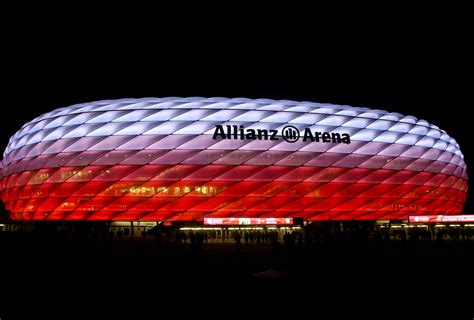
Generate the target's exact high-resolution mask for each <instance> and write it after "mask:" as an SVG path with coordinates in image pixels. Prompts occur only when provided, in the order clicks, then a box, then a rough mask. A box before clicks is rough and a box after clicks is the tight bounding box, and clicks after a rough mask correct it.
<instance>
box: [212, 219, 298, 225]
mask: <svg viewBox="0 0 474 320" xmlns="http://www.w3.org/2000/svg"><path fill="white" fill-rule="evenodd" d="M204 224H205V225H211V226H215V225H287V224H293V218H204Z"/></svg>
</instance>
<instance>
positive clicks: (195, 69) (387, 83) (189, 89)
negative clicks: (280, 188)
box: [0, 38, 474, 212]
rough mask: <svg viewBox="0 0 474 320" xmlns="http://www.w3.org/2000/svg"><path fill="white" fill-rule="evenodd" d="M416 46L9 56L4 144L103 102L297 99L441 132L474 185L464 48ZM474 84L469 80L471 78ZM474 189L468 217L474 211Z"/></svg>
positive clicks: (128, 49) (187, 48) (92, 50)
mask: <svg viewBox="0 0 474 320" xmlns="http://www.w3.org/2000/svg"><path fill="white" fill-rule="evenodd" d="M432 40H433V41H431V42H430V43H428V44H427V43H424V42H423V43H419V41H418V40H416V39H415V40H414V41H413V42H411V43H408V44H407V46H405V47H400V46H398V43H390V42H389V41H387V42H384V44H383V45H380V46H379V45H372V46H370V47H367V46H366V45H365V44H360V43H357V41H355V42H353V43H351V44H348V45H345V44H344V43H343V44H341V43H339V44H338V45H337V47H332V46H329V45H328V46H325V45H320V46H319V47H318V46H316V47H309V46H308V47H307V48H306V47H305V46H293V47H287V48H284V49H283V47H282V46H278V45H275V44H266V43H262V44H261V45H260V46H258V47H255V46H241V45H234V44H227V45H224V46H214V45H212V44H211V43H201V44H199V45H195V44H190V45H186V44H181V45H179V46H173V45H171V46H169V45H167V46H163V47H162V48H160V47H159V46H158V47H156V48H155V47H151V46H150V47H149V46H147V45H146V44H140V43H137V44H134V43H130V44H127V45H122V46H121V48H120V49H116V50H113V49H109V48H107V46H106V45H104V46H102V47H89V46H84V45H79V44H77V45H75V44H74V43H73V44H69V45H68V46H67V47H59V48H56V47H55V48H54V49H52V48H49V50H43V49H44V48H42V47H35V49H33V51H32V52H30V51H28V50H23V51H22V52H10V59H7V60H5V61H6V63H4V67H5V68H4V69H5V70H4V72H3V74H2V77H3V79H4V81H3V83H4V84H3V85H2V87H3V89H4V90H2V91H3V105H2V118H1V119H2V121H1V123H2V125H1V126H0V145H1V149H2V150H3V149H4V148H5V146H6V144H7V142H8V139H9V137H10V136H11V135H13V134H14V133H15V132H16V131H17V130H18V129H20V127H21V126H22V125H23V124H24V123H26V122H28V121H30V120H32V119H33V118H35V117H37V116H39V115H40V114H42V113H44V112H48V111H51V110H53V109H56V108H60V107H66V106H69V105H71V104H75V103H82V102H88V101H95V100H101V99H118V98H129V97H133V98H140V97H166V96H181V97H186V96H203V97H213V96H221V97H248V98H271V99H291V100H296V101H303V100H307V101H314V102H326V103H333V104H347V105H351V106H360V107H368V108H375V109H384V110H387V111H392V112H399V113H402V114H407V115H413V116H415V117H418V118H423V119H425V120H427V121H428V122H430V123H433V124H436V125H437V126H439V127H440V128H441V129H444V130H446V131H447V132H448V134H449V135H450V136H451V137H453V138H454V139H456V140H457V141H458V143H459V144H460V146H461V150H462V151H463V153H464V155H465V161H466V163H467V165H468V173H471V174H470V176H472V166H473V165H474V162H473V160H472V159H474V154H473V152H474V150H473V149H474V148H473V147H472V145H471V141H470V140H471V139H472V137H473V134H472V130H474V125H473V120H472V118H471V116H470V115H469V113H468V112H469V111H468V110H469V109H470V108H471V101H472V98H471V97H470V95H469V93H470V92H469V90H472V88H471V87H472V83H470V82H472V81H471V80H470V78H469V75H470V74H472V73H471V72H470V70H468V67H467V66H468V65H469V63H468V57H469V51H466V50H464V49H465V46H466V44H461V45H458V44H457V42H456V41H457V40H456V41H455V40H453V42H450V40H448V42H439V41H438V39H436V38H434V39H432ZM471 77H472V76H471ZM472 198H473V192H472V188H471V190H470V191H469V194H468V202H467V205H466V206H465V211H466V212H473V211H474V206H473V201H472Z"/></svg>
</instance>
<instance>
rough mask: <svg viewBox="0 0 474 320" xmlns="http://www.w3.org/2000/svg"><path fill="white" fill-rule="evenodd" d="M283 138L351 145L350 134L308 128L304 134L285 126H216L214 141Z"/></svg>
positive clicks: (294, 128)
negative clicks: (262, 127) (279, 128)
mask: <svg viewBox="0 0 474 320" xmlns="http://www.w3.org/2000/svg"><path fill="white" fill-rule="evenodd" d="M280 138H283V140H285V141H286V142H290V143H294V142H296V141H298V140H300V139H302V141H303V142H306V141H310V142H323V143H344V144H349V143H351V137H350V136H349V134H348V133H337V132H321V131H311V129H309V128H306V129H305V130H304V131H303V132H301V133H300V131H299V130H298V129H297V128H296V127H295V126H291V125H288V126H285V127H283V129H281V131H280V132H278V130H267V129H248V128H245V127H244V126H242V125H240V126H237V125H225V126H223V125H216V128H215V129H214V134H213V136H212V139H214V140H217V139H234V140H237V139H239V140H280Z"/></svg>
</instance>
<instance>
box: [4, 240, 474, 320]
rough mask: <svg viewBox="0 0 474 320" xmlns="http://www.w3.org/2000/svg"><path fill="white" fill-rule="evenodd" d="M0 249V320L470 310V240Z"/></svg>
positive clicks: (69, 244)
mask: <svg viewBox="0 0 474 320" xmlns="http://www.w3.org/2000/svg"><path fill="white" fill-rule="evenodd" d="M0 248H1V250H2V253H1V255H2V262H1V267H0V268H1V269H0V270H1V276H2V281H1V286H2V300H1V302H0V306H1V310H0V312H2V317H1V319H2V320H3V319H16V318H18V319H23V318H28V319H31V316H26V314H29V313H30V312H33V313H36V314H37V315H39V314H41V315H42V316H41V317H39V316H38V317H36V318H45V317H53V316H58V317H60V318H64V319H69V318H75V317H76V316H77V317H79V318H93V317H95V316H97V315H98V314H102V313H103V314H104V315H107V316H106V317H105V318H115V317H116V315H118V316H120V315H125V314H128V313H129V312H131V313H132V315H134V316H132V317H130V316H126V318H132V319H134V318H137V319H138V318H145V316H147V315H150V314H152V315H159V314H161V313H168V312H170V313H171V314H172V315H174V318H176V319H181V318H192V319H193V318H196V319H197V318H201V317H206V318H207V317H212V318H214V317H216V316H217V317H218V318H220V319H225V318H227V317H228V316H229V315H233V316H240V318H249V319H250V318H254V317H274V316H278V315H280V313H282V314H281V315H283V314H284V313H285V312H290V313H292V314H293V315H292V316H291V317H292V318H293V317H297V316H301V317H302V316H303V315H304V314H308V313H309V314H311V316H310V317H309V318H311V319H312V318H320V317H319V316H322V315H324V314H328V313H329V314H330V315H332V316H331V317H329V318H347V317H351V316H354V317H356V316H357V317H360V316H369V317H371V316H372V317H375V318H379V319H385V318H388V317H393V316H394V315H396V317H397V318H403V319H404V318H411V316H415V315H416V318H418V319H422V318H427V319H428V318H432V316H431V315H433V314H435V315H437V316H442V318H445V319H472V316H473V311H474V303H473V301H474V297H473V291H474V273H473V272H474V263H473V262H474V259H473V257H474V241H472V240H470V241H469V240H449V241H447V240H445V241H435V240H433V241H431V240H416V241H405V242H402V241H394V240H391V241H379V242H375V241H373V240H369V241H365V242H328V243H320V244H317V245H316V244H312V245H310V246H309V245H308V246H306V245H304V244H302V245H291V246H285V245H284V244H283V243H278V244H277V245H275V244H274V245H271V244H260V245H245V244H242V245H241V246H240V248H239V247H236V244H235V243H234V242H227V243H223V242H214V243H207V244H206V243H204V244H203V245H202V246H199V247H196V246H191V245H190V244H182V245H177V244H175V243H167V242H163V243H155V242H154V241H144V240H134V241H126V240H109V241H102V240H100V241H92V240H70V241H64V240H63V241H58V239H56V238H55V237H54V236H42V235H33V234H2V235H1V237H0ZM221 308H223V310H224V311H218V310H221ZM63 309H65V310H63ZM222 312H223V313H222ZM111 315H113V316H111ZM147 317H148V316H147ZM153 318H155V317H153Z"/></svg>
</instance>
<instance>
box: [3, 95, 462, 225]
mask: <svg viewBox="0 0 474 320" xmlns="http://www.w3.org/2000/svg"><path fill="white" fill-rule="evenodd" d="M3 156H4V159H3V161H2V163H1V164H2V172H1V179H2V180H1V187H0V189H1V196H2V200H3V202H4V204H5V206H6V208H7V209H8V210H9V211H10V217H11V219H13V220H179V221H191V220H202V219H203V218H204V217H207V218H218V217H262V218H264V217H293V218H295V217H298V218H304V219H305V220H353V219H356V220H369V219H370V220H373V219H382V220H388V219H406V218H407V216H408V215H413V214H417V215H433V214H448V215H449V214H457V213H460V212H461V211H462V208H463V202H464V200H465V197H466V191H467V174H466V165H465V163H464V161H463V155H462V153H461V151H460V150H459V146H458V144H457V143H456V141H455V140H454V139H453V138H451V137H450V136H448V135H447V134H446V132H444V131H443V130H440V129H439V128H438V127H436V126H435V125H432V124H429V123H428V122H426V121H425V120H419V119H417V118H415V117H412V116H403V115H401V114H398V113H389V112H387V111H382V110H371V109H367V108H354V107H349V106H339V105H330V104H318V103H312V102H295V101H287V100H280V101H276V100H268V99H257V100H252V99H244V98H238V99H227V98H145V99H123V100H112V101H98V102H92V103H84V104H78V105H73V106H70V107H67V108H62V109H57V110H54V111H52V112H49V113H47V114H44V115H42V116H40V117H38V118H36V119H35V120H33V121H31V122H29V123H27V124H25V125H24V126H23V127H22V128H21V130H20V131H18V132H17V133H16V134H15V135H14V136H13V137H12V138H11V139H10V142H9V144H8V146H7V148H6V150H5V152H4V154H3Z"/></svg>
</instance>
